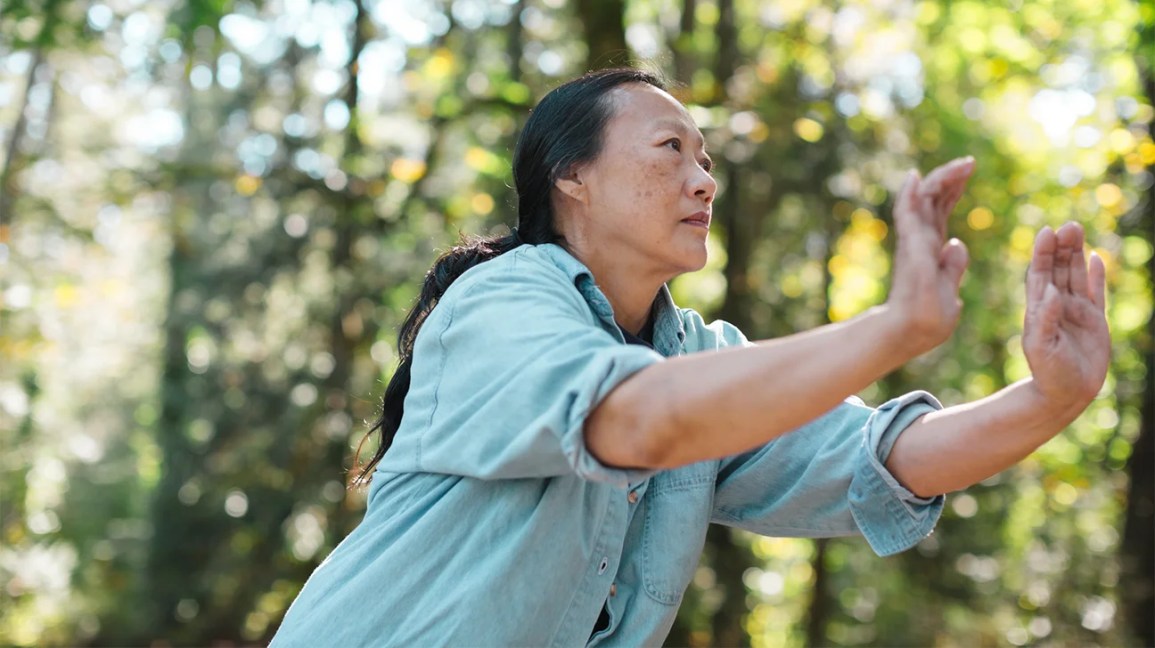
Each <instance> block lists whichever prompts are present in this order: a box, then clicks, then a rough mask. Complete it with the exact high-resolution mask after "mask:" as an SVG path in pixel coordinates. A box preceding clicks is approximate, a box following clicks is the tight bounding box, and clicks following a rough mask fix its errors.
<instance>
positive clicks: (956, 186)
mask: <svg viewBox="0 0 1155 648" xmlns="http://www.w3.org/2000/svg"><path fill="white" fill-rule="evenodd" d="M974 168H975V164H974V158H971V157H966V158H960V159H956V160H952V161H951V162H948V163H947V164H944V165H943V166H940V167H938V168H936V169H935V170H933V171H931V172H930V174H929V175H927V176H926V178H922V179H920V178H919V176H918V173H917V172H915V171H911V173H910V176H909V177H908V178H907V180H906V184H904V185H903V187H902V190H901V191H900V192H899V195H898V199H897V200H896V201H895V205H894V227H895V232H896V235H897V245H896V248H895V254H894V278H893V280H892V281H891V290H890V296H889V297H888V298H887V302H886V303H887V306H888V307H890V308H892V309H893V310H894V312H895V313H896V314H897V316H898V318H899V322H900V324H899V325H900V326H901V327H902V328H903V331H904V334H905V336H906V340H907V341H908V342H909V345H910V350H911V351H912V353H914V354H918V353H922V352H924V351H927V350H929V349H931V348H933V347H935V346H937V345H939V344H941V343H942V342H943V341H944V340H946V339H947V338H948V337H950V334H951V332H953V331H954V328H955V325H956V324H957V323H958V318H959V314H960V312H961V310H962V302H961V300H959V297H958V291H959V283H960V282H961V281H962V275H963V272H964V271H965V270H966V266H967V250H966V246H965V245H963V243H962V241H959V240H958V239H953V238H952V239H950V240H949V241H947V240H946V224H947V219H948V218H949V217H950V213H951V211H953V210H954V207H955V205H956V204H957V203H958V200H959V197H960V196H962V192H963V189H964V188H965V187H966V183H967V179H969V178H970V176H971V173H973V172H974Z"/></svg>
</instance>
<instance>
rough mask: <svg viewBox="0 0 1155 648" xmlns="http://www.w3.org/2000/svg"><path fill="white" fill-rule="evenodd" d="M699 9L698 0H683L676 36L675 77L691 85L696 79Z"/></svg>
mask: <svg viewBox="0 0 1155 648" xmlns="http://www.w3.org/2000/svg"><path fill="white" fill-rule="evenodd" d="M697 9H698V2H697V0H682V19H681V21H679V23H678V35H677V36H676V37H675V38H674V47H673V50H674V77H675V79H676V80H677V81H678V82H679V83H685V84H686V85H687V86H689V85H690V84H691V83H692V82H693V80H694V68H695V67H696V63H695V61H694V13H695V12H696V11H697Z"/></svg>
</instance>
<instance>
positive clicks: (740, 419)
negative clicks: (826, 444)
mask: <svg viewBox="0 0 1155 648" xmlns="http://www.w3.org/2000/svg"><path fill="white" fill-rule="evenodd" d="M910 342H911V340H910V337H909V336H908V335H905V334H904V333H903V332H902V331H901V330H900V327H899V326H897V325H896V322H895V318H894V317H893V314H892V313H889V312H888V311H887V310H886V308H885V307H879V308H875V309H871V310H870V311H868V312H867V313H865V314H863V315H862V316H859V317H857V318H854V319H852V320H849V321H846V322H841V323H838V324H831V325H828V326H824V327H821V328H818V329H814V330H812V331H807V332H805V333H800V334H797V335H792V336H789V337H785V338H780V339H776V340H770V341H766V342H759V343H758V344H757V345H756V346H754V347H750V348H735V349H726V350H722V351H719V352H717V353H698V354H691V355H688V356H682V357H679V358H675V359H672V360H670V361H668V362H664V363H660V364H658V365H654V366H652V367H650V368H648V369H646V370H644V371H642V372H640V373H639V374H638V375H636V376H634V377H633V378H631V379H629V380H627V381H625V382H624V383H622V384H621V385H619V386H618V388H617V389H615V390H614V391H613V392H612V393H611V394H610V395H609V396H608V397H607V398H606V399H605V400H604V401H603V403H602V404H601V405H600V406H599V407H598V408H597V409H596V410H595V411H594V413H593V414H592V415H591V416H590V418H589V419H588V421H587V424H586V442H587V444H588V446H589V448H590V450H591V451H592V452H593V453H594V455H595V456H597V457H599V458H600V459H601V460H602V461H605V462H607V463H611V464H615V465H632V466H636V467H646V468H666V467H672V466H680V465H685V464H688V463H693V462H695V461H702V460H705V459H712V458H718V457H723V456H728V455H732V454H735V453H738V452H743V451H745V450H748V449H750V448H753V447H756V446H758V445H762V444H764V443H766V442H768V441H770V440H772V439H774V438H776V437H778V436H780V435H782V434H785V433H786V432H789V431H790V430H793V429H795V428H797V427H799V426H801V425H803V424H805V423H806V422H808V421H811V420H813V419H815V418H817V417H818V416H820V415H822V414H823V413H825V412H827V411H829V410H830V409H832V408H833V407H835V406H836V405H838V404H839V403H841V402H842V401H843V400H844V399H845V398H846V397H848V396H850V395H851V394H854V393H856V392H858V391H860V390H861V389H863V388H864V387H866V386H867V385H869V384H870V383H872V382H874V381H875V380H877V379H878V378H880V377H882V376H883V375H885V374H886V373H888V372H890V371H892V370H894V369H895V368H897V367H899V366H901V365H902V364H903V363H905V362H907V361H908V360H909V359H910V358H911V357H913V356H914V355H917V354H918V353H919V352H920V351H921V350H922V349H923V348H924V347H922V346H918V345H913V344H911V343H910Z"/></svg>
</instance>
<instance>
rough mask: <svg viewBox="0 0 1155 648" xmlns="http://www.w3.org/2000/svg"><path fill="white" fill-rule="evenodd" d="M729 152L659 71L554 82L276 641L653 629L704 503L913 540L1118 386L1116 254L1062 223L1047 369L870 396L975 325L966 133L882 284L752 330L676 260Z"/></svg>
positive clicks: (1052, 255)
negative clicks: (483, 235)
mask: <svg viewBox="0 0 1155 648" xmlns="http://www.w3.org/2000/svg"><path fill="white" fill-rule="evenodd" d="M710 165H711V163H710V159H709V157H708V156H707V155H706V152H705V148H704V142H703V139H702V135H701V133H700V132H699V131H698V129H697V128H696V127H695V126H694V123H693V122H692V120H691V119H690V116H689V114H688V113H687V112H686V110H685V109H684V108H683V107H682V106H681V105H680V104H679V103H678V102H677V101H676V100H675V99H673V98H672V97H671V96H670V95H668V94H666V93H665V92H664V91H663V90H662V87H661V84H660V83H659V82H658V80H657V79H655V78H654V77H652V76H650V75H648V74H646V73H643V72H639V71H635V70H610V71H604V72H599V73H595V74H590V75H587V76H585V77H582V78H580V79H578V80H576V81H572V82H570V83H567V84H565V85H563V86H560V87H559V88H557V89H555V90H554V91H553V92H551V93H550V94H549V95H547V96H546V97H545V98H544V99H543V100H542V102H541V104H540V105H539V106H538V107H537V108H536V109H535V110H534V112H533V114H532V115H531V116H530V119H529V121H528V123H527V124H526V126H525V130H524V132H523V133H522V135H521V138H520V139H519V141H518V145H517V149H516V151H515V154H514V180H515V183H516V186H517V192H518V198H519V204H518V227H517V229H516V230H514V232H513V233H511V234H510V235H509V236H507V237H502V238H497V239H481V240H478V241H476V242H473V243H471V244H469V245H465V246H462V247H458V248H454V249H453V250H452V251H450V252H449V253H448V254H447V255H446V256H444V257H443V258H442V259H440V260H439V261H438V262H437V264H436V265H435V266H434V268H433V269H432V270H431V271H430V273H429V275H428V276H427V278H426V282H425V286H424V289H423V291H422V294H421V297H420V300H419V303H418V304H417V306H416V307H415V308H414V310H413V312H412V313H411V314H410V316H409V319H408V320H407V321H406V322H405V325H404V326H403V327H402V330H401V343H400V346H401V358H402V363H401V366H400V368H399V369H398V371H397V373H396V375H395V376H394V378H393V380H392V381H391V382H390V384H389V386H388V388H387V390H386V393H385V399H384V408H383V414H382V418H381V420H380V421H379V422H378V425H377V427H376V428H375V430H379V431H380V432H381V437H382V442H381V447H380V450H379V451H378V452H377V454H376V456H375V457H374V458H373V461H372V463H370V465H369V466H368V468H367V469H366V472H365V473H363V477H368V476H369V475H370V474H371V476H372V484H371V488H370V493H369V503H368V511H367V512H366V515H365V518H364V521H363V522H362V523H361V525H360V526H359V527H358V528H357V529H356V530H355V531H354V532H353V533H352V534H351V535H350V536H349V537H348V538H346V539H345V541H344V542H342V543H341V544H340V546H338V547H337V548H336V549H335V550H334V551H333V553H332V554H331V555H330V556H329V557H328V558H327V559H326V560H325V562H324V563H322V565H321V566H320V567H319V568H318V569H317V570H316V572H315V573H314V574H313V576H312V577H311V578H310V579H309V582H308V583H307V584H306V585H305V587H304V589H303V590H302V591H301V593H300V595H299V597H298V598H297V600H296V601H295V602H294V604H293V606H292V607H291V609H290V610H289V612H288V614H287V616H286V618H285V620H284V623H283V624H282V626H281V628H280V630H279V631H278V634H277V636H276V637H275V638H274V641H273V645H274V646H310V647H311V646H320V645H333V646H336V645H340V646H359V645H397V646H416V645H421V646H425V645H468V646H491V645H493V646H512V645H518V646H546V645H561V646H568V645H581V644H587V643H588V644H590V645H593V644H604V645H626V646H637V645H650V644H658V643H661V641H662V640H663V639H664V638H665V636H666V634H667V633H668V632H669V629H670V627H671V625H672V623H673V620H674V616H675V613H676V612H677V607H678V604H679V602H680V601H681V597H682V593H683V591H684V590H685V588H686V586H687V584H688V583H689V581H690V579H691V577H692V575H693V573H694V569H695V566H696V565H697V562H698V556H699V553H700V551H701V549H702V546H703V542H704V539H705V534H706V527H707V525H708V524H709V523H710V522H716V523H720V524H726V525H731V526H736V527H741V528H744V529H748V530H751V531H754V532H757V533H762V534H767V535H775V536H805V537H827V536H840V535H851V534H862V535H863V536H865V538H866V540H867V542H868V543H869V544H870V546H871V547H872V548H873V549H874V551H875V552H877V553H878V554H880V555H888V554H893V553H896V552H899V551H903V550H905V549H907V548H909V547H911V546H913V545H914V544H915V543H917V542H918V541H919V540H920V539H922V538H923V537H925V536H926V535H927V534H929V533H930V532H931V531H932V529H933V527H934V524H935V522H936V520H937V519H938V516H939V514H940V512H941V510H942V506H943V496H942V494H943V493H946V492H948V491H951V490H956V489H959V488H964V487H966V486H968V485H970V484H973V483H975V482H977V481H979V480H982V479H985V478H987V477H989V476H991V475H993V474H995V473H997V472H999V471H1000V470H1003V469H1004V468H1006V467H1008V466H1010V465H1012V464H1013V463H1014V462H1016V461H1018V460H1019V459H1021V458H1023V457H1024V456H1026V455H1027V454H1028V453H1030V452H1031V451H1032V450H1033V449H1034V448H1036V447H1037V446H1039V445H1040V444H1042V443H1043V442H1045V441H1046V440H1047V439H1049V438H1051V437H1052V436H1054V435H1055V434H1056V433H1058V432H1059V431H1060V430H1061V429H1062V428H1063V427H1064V426H1066V425H1067V424H1068V423H1069V422H1070V421H1071V420H1073V419H1074V418H1075V416H1077V415H1078V414H1079V413H1080V412H1081V411H1082V410H1083V409H1084V408H1085V407H1086V405H1087V404H1088V403H1089V402H1090V401H1091V399H1092V398H1094V396H1095V394H1096V393H1097V391H1098V389H1099V387H1100V386H1101V385H1102V383H1103V380H1104V377H1105V372H1106V366H1107V354H1108V345H1109V340H1108V335H1107V327H1106V323H1105V320H1104V317H1103V301H1104V279H1103V277H1104V272H1103V264H1102V262H1101V261H1100V260H1099V259H1098V258H1097V257H1095V256H1094V255H1092V257H1091V260H1090V264H1089V270H1088V264H1087V263H1086V262H1085V261H1084V259H1083V251H1082V250H1083V234H1082V230H1081V229H1080V228H1079V226H1078V225H1075V224H1067V225H1064V226H1063V227H1062V228H1060V229H1059V230H1058V232H1053V231H1051V230H1050V229H1047V228H1044V229H1043V231H1042V232H1040V234H1039V236H1038V240H1037V243H1036V246H1035V252H1034V260H1033V262H1032V264H1031V271H1030V273H1029V275H1028V278H1027V293H1028V309H1027V316H1026V326H1025V332H1024V335H1023V349H1024V352H1025V353H1026V356H1027V359H1028V361H1029V362H1030V365H1031V368H1032V370H1033V372H1034V377H1032V378H1028V379H1026V380H1024V381H1022V382H1020V383H1017V384H1015V385H1012V386H1010V387H1008V388H1006V389H1004V390H1002V391H1000V392H999V393H997V394H995V395H993V396H990V397H988V398H985V399H983V400H981V401H978V402H976V403H971V404H968V405H962V406H957V407H951V408H947V409H942V407H941V406H940V405H939V403H938V402H937V401H936V400H935V399H934V398H933V397H932V396H930V395H929V394H926V393H924V392H915V393H911V394H907V395H905V396H903V397H900V398H897V399H894V400H892V401H890V402H888V403H886V404H884V405H882V406H881V407H879V408H878V409H871V408H868V407H866V406H864V405H863V404H862V403H861V401H859V400H857V399H856V398H854V396H853V394H854V393H856V392H857V391H859V390H861V389H863V388H864V387H866V386H867V385H869V384H870V383H871V382H873V381H875V380H877V379H878V378H881V377H882V376H884V375H885V374H886V373H888V372H889V371H891V370H893V369H895V368H897V367H899V366H901V365H902V364H903V363H905V362H906V361H908V360H910V359H912V358H914V357H915V356H918V355H919V354H921V353H923V352H925V351H927V350H929V349H931V348H933V347H934V346H936V345H938V344H939V343H941V342H943V341H944V340H945V339H946V338H947V337H948V336H949V335H950V333H951V331H952V330H953V328H954V326H955V323H956V321H957V319H958V316H959V311H960V302H959V299H958V286H959V282H960V280H961V277H962V274H963V270H964V269H965V267H966V263H967V254H966V250H965V248H964V247H963V245H962V244H961V243H960V242H958V241H957V240H953V239H952V240H950V241H945V240H944V238H945V227H946V220H947V216H948V215H949V213H950V211H951V209H952V208H953V207H954V205H955V203H956V202H957V200H958V198H959V196H960V194H961V192H962V190H963V187H964V185H965V183H966V180H967V178H968V177H969V175H970V174H971V172H972V170H973V167H974V164H973V161H972V160H970V159H965V160H956V161H954V162H952V163H950V164H947V165H945V166H944V167H941V168H939V169H936V170H935V171H934V172H932V173H931V174H929V175H928V176H927V177H926V178H925V179H920V178H919V177H918V176H917V174H915V173H913V172H912V174H911V175H910V177H909V178H908V180H907V182H906V184H905V186H904V187H903V189H902V191H901V193H900V195H899V196H898V199H897V201H896V205H895V209H894V220H895V229H896V232H897V237H898V247H897V251H896V253H895V263H894V267H895V270H894V279H893V285H892V290H891V294H890V296H889V299H888V300H887V302H886V304H885V305H883V306H879V307H877V308H873V309H871V310H869V311H868V312H866V313H864V314H862V315H861V316H859V317H856V318H854V319H852V320H849V321H846V322H841V323H838V324H832V325H829V326H824V327H821V328H818V329H815V330H813V331H809V332H806V333H802V334H798V335H794V336H790V337H787V338H782V339H778V340H773V341H766V342H757V343H751V342H748V341H747V340H746V339H745V338H744V337H743V335H742V333H741V332H740V331H738V330H737V329H735V328H734V327H733V326H731V325H729V324H727V323H725V322H714V323H712V324H706V323H705V322H704V321H703V320H702V318H701V317H700V316H699V315H698V314H697V313H696V312H694V311H692V310H689V309H679V308H677V307H676V306H675V305H674V303H673V302H672V301H671V299H670V294H669V291H668V290H667V289H666V286H665V284H666V282H668V281H669V280H670V279H672V278H673V277H675V276H677V275H679V274H681V273H684V272H691V271H694V270H698V269H700V268H701V267H702V266H703V265H704V264H705V262H706V234H707V231H708V228H709V225H710V215H711V206H712V204H713V200H714V194H715V191H716V189H717V185H716V183H715V182H714V180H713V178H711V177H710ZM705 351H709V352H708V353H706V352H705ZM402 414H404V415H402Z"/></svg>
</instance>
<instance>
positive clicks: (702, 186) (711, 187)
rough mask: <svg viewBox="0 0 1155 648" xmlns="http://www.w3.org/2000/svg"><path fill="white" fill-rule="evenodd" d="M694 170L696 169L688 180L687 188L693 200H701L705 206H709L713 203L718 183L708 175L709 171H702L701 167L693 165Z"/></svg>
mask: <svg viewBox="0 0 1155 648" xmlns="http://www.w3.org/2000/svg"><path fill="white" fill-rule="evenodd" d="M694 168H695V169H697V171H696V172H695V173H694V176H693V177H692V178H691V179H690V184H689V186H688V187H687V188H688V189H689V190H690V193H692V194H693V195H694V197H695V198H700V199H703V200H705V202H706V204H707V205H709V204H710V203H712V202H714V194H716V193H718V181H717V180H715V179H714V176H712V175H710V172H709V171H707V170H705V169H703V168H702V167H701V166H699V165H696V164H695V165H694Z"/></svg>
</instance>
